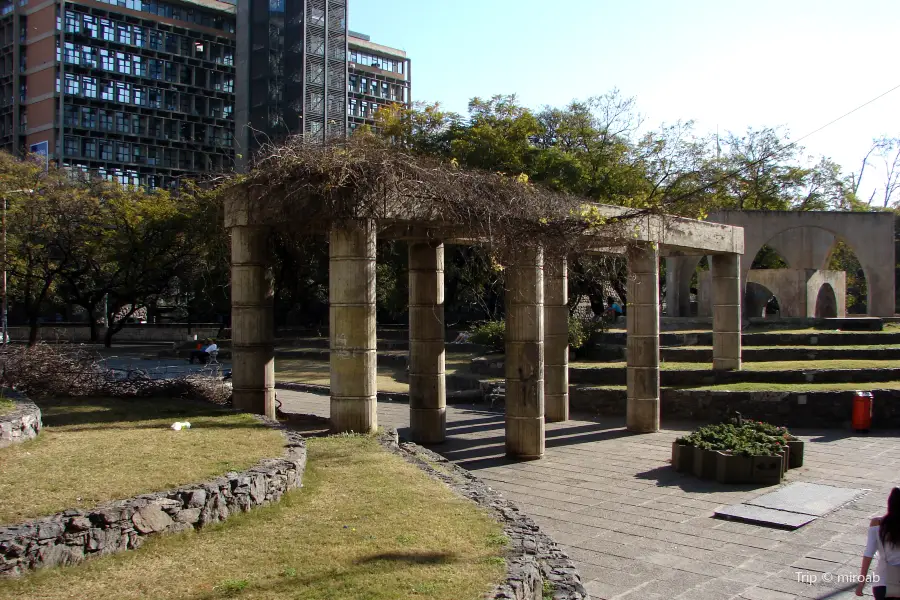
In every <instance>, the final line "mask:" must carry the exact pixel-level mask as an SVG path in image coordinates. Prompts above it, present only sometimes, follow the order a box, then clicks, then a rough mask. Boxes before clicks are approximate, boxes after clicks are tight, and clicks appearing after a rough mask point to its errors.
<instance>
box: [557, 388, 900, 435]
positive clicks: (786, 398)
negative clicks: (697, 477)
mask: <svg viewBox="0 0 900 600" xmlns="http://www.w3.org/2000/svg"><path fill="white" fill-rule="evenodd" d="M853 394H854V392H852V391H832V392H729V391H707V390H677V389H671V388H663V390H662V394H661V396H662V397H661V401H660V410H661V413H662V418H663V419H676V420H692V421H700V422H707V423H719V422H721V421H723V420H725V419H727V418H730V417H732V416H733V415H734V411H738V412H740V413H741V415H743V416H744V417H745V418H750V419H757V420H761V421H768V422H771V423H775V424H776V425H783V426H786V427H794V428H803V427H806V428H836V427H849V423H850V416H851V412H852V408H853ZM872 394H873V395H874V403H873V416H872V428H873V429H895V428H898V427H900V390H874V391H873V392H872ZM569 402H570V406H571V409H572V410H573V411H581V412H585V413H588V414H592V415H606V416H624V415H625V405H626V392H625V390H610V389H603V388H589V387H581V388H579V387H572V388H570V390H569Z"/></svg>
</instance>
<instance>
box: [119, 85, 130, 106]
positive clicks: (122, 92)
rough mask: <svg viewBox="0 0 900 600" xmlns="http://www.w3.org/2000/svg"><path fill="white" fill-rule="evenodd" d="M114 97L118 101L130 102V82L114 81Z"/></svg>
mask: <svg viewBox="0 0 900 600" xmlns="http://www.w3.org/2000/svg"><path fill="white" fill-rule="evenodd" d="M116 97H117V98H118V101H119V102H122V103H126V104H127V103H130V102H131V84H129V83H119V82H116Z"/></svg>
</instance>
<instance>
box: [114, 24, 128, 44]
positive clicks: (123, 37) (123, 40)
mask: <svg viewBox="0 0 900 600" xmlns="http://www.w3.org/2000/svg"><path fill="white" fill-rule="evenodd" d="M116 31H117V32H118V34H119V43H120V44H130V43H131V26H130V25H116Z"/></svg>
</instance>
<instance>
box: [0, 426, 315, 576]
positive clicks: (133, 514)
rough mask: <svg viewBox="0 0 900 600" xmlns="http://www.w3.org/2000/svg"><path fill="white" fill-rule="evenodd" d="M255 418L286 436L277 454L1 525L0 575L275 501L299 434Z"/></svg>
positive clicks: (300, 458)
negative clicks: (212, 474) (200, 477)
mask: <svg viewBox="0 0 900 600" xmlns="http://www.w3.org/2000/svg"><path fill="white" fill-rule="evenodd" d="M261 420H262V421H264V422H265V423H266V424H268V425H270V426H272V427H276V428H279V429H281V430H282V432H283V433H284V435H285V438H286V439H287V444H286V447H285V455H284V457H283V458H265V459H263V460H261V461H259V463H257V464H256V466H254V467H251V468H250V469H248V470H246V471H243V472H240V473H236V472H229V473H226V474H225V475H223V476H221V477H217V478H216V479H212V480H210V481H206V482H203V483H196V484H189V485H185V486H182V487H180V488H177V489H173V490H168V491H163V492H155V493H151V494H143V495H140V496H136V497H134V498H129V499H127V500H115V501H112V502H105V503H103V504H101V505H99V506H96V507H94V508H92V509H89V510H83V511H82V510H74V509H73V510H67V511H64V512H61V513H57V514H55V515H53V516H50V517H44V518H41V519H35V520H32V521H26V522H24V523H19V524H16V525H11V526H6V527H0V576H7V577H8V576H17V575H21V574H23V573H25V572H26V571H28V570H31V569H38V568H42V567H53V566H59V565H65V564H72V563H77V562H81V561H82V560H85V559H87V558H92V557H95V556H102V555H105V554H111V553H113V552H120V551H123V550H132V549H134V548H138V547H140V546H141V545H142V544H143V542H144V540H146V539H147V537H148V536H150V535H155V534H161V533H177V532H180V531H186V530H188V529H191V528H196V529H199V528H201V527H205V526H206V525H209V524H211V523H218V522H220V521H224V520H225V519H227V518H228V517H229V515H231V514H233V513H238V512H247V511H249V510H250V509H251V508H255V507H258V506H266V505H267V504H271V503H272V502H277V501H278V500H280V499H281V496H282V495H283V494H284V493H285V492H286V491H288V490H291V489H294V488H299V487H301V486H302V480H303V472H304V470H305V468H306V444H305V442H304V441H303V439H302V438H301V437H300V434H298V433H296V432H293V431H290V430H288V429H285V428H284V427H282V426H281V425H280V424H278V423H275V422H273V421H268V420H266V419H261Z"/></svg>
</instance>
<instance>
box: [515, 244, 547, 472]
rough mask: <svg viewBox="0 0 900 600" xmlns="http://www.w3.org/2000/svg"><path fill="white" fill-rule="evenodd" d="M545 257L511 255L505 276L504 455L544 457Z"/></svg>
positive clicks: (532, 252) (536, 252)
mask: <svg viewBox="0 0 900 600" xmlns="http://www.w3.org/2000/svg"><path fill="white" fill-rule="evenodd" d="M543 275H544V255H543V250H542V249H541V248H540V247H539V246H537V247H526V248H523V249H520V250H516V251H513V258H512V260H511V264H510V265H509V267H508V269H507V275H506V454H507V456H509V457H511V458H520V459H536V458H541V457H542V456H543V455H544V306H543V304H544V277H543Z"/></svg>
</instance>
